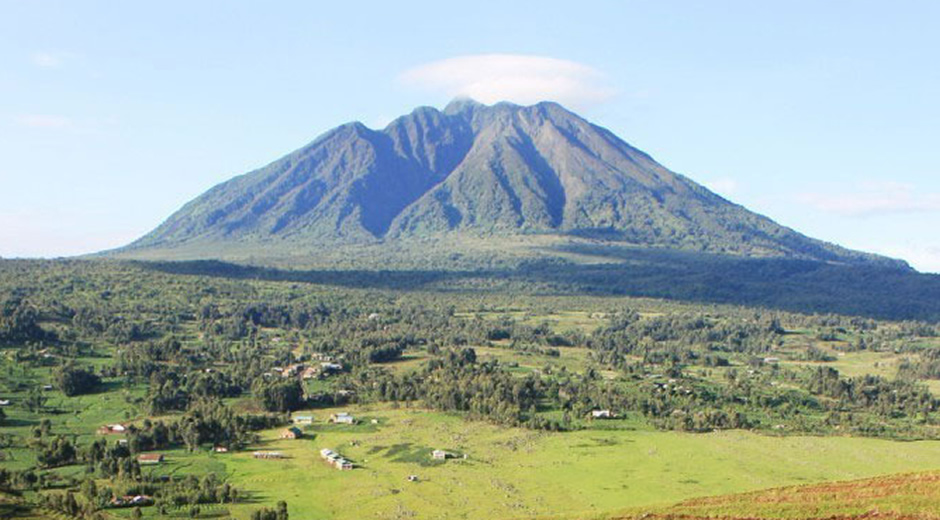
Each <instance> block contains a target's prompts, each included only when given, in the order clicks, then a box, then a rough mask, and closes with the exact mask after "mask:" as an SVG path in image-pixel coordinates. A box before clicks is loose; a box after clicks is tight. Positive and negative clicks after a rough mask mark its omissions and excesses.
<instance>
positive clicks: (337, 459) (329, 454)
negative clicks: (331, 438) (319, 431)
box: [320, 448, 353, 471]
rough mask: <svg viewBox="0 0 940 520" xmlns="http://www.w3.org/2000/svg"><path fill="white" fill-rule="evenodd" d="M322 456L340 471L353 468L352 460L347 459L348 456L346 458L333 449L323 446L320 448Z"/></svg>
mask: <svg viewBox="0 0 940 520" xmlns="http://www.w3.org/2000/svg"><path fill="white" fill-rule="evenodd" d="M320 457H321V458H323V460H325V461H326V462H327V463H328V464H329V465H331V466H333V467H334V468H336V469H338V470H340V471H343V470H350V469H353V463H352V462H350V461H349V460H346V458H344V457H343V456H342V455H340V454H339V453H336V452H335V451H333V450H331V449H327V448H323V449H322V450H320Z"/></svg>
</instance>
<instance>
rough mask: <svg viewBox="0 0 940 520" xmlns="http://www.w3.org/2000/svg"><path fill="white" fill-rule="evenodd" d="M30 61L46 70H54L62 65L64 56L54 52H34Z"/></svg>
mask: <svg viewBox="0 0 940 520" xmlns="http://www.w3.org/2000/svg"><path fill="white" fill-rule="evenodd" d="M30 59H31V60H32V62H33V65H35V66H37V67H42V68H44V69H53V68H56V67H58V66H59V65H62V55H61V54H55V53H52V52H34V53H33V54H32V56H30Z"/></svg>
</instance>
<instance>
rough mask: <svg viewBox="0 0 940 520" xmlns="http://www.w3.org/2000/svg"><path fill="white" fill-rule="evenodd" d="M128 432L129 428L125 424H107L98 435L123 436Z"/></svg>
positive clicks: (100, 429) (99, 430)
mask: <svg viewBox="0 0 940 520" xmlns="http://www.w3.org/2000/svg"><path fill="white" fill-rule="evenodd" d="M125 432H127V426H124V425H123V424H106V425H104V426H102V427H101V428H98V433H99V434H100V435H111V434H121V433H125Z"/></svg>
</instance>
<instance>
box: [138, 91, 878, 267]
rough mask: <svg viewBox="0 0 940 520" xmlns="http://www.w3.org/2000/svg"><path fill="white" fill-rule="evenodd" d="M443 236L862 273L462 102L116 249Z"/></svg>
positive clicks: (303, 154) (627, 159) (358, 131)
mask: <svg viewBox="0 0 940 520" xmlns="http://www.w3.org/2000/svg"><path fill="white" fill-rule="evenodd" d="M455 233H457V234H462V235H467V234H471V235H474V236H478V237H484V238H485V237H500V238H507V237H513V236H518V235H552V236H556V237H569V238H570V237H579V239H581V238H590V239H596V240H606V241H616V242H621V243H629V244H637V245H643V246H657V247H668V248H678V249H692V250H697V251H711V252H720V253H732V254H740V255H755V256H785V257H795V258H805V259H813V260H822V261H835V262H849V263H853V262H869V261H874V260H873V258H874V257H872V256H871V255H865V254H862V253H856V252H853V251H849V250H846V249H843V248H840V247H838V246H835V245H832V244H828V243H824V242H821V241H818V240H813V239H810V238H808V237H805V236H803V235H801V234H799V233H797V232H795V231H793V230H791V229H788V228H785V227H783V226H780V225H778V224H776V223H775V222H773V221H771V220H770V219H768V218H766V217H763V216H761V215H757V214H755V213H752V212H750V211H748V210H746V209H745V208H743V207H741V206H738V205H736V204H733V203H730V202H728V201H726V200H725V199H723V198H722V197H719V196H718V195H715V194H714V193H712V192H710V191H709V190H707V189H706V188H704V187H703V186H701V185H698V184H696V183H694V182H692V181H691V180H690V179H688V178H687V177H684V176H682V175H678V174H676V173H673V172H671V171H669V170H668V169H666V168H665V167H663V166H662V165H660V164H659V163H657V162H656V161H654V160H653V159H652V158H651V157H649V156H648V155H646V154H645V153H643V152H641V151H640V150H637V149H635V148H633V147H631V146H630V145H628V144H627V143H626V142H624V141H622V140H621V139H619V138H618V137H617V136H615V135H614V134H613V133H611V132H609V131H607V130H605V129H603V128H601V127H599V126H596V125H593V124H591V123H589V122H588V121H586V120H585V119H583V118H581V117H580V116H578V115H577V114H574V113H572V112H570V111H568V110H567V109H565V108H564V107H562V106H561V105H559V104H557V103H553V102H542V103H538V104H535V105H531V106H519V105H515V104H512V103H506V102H502V103H497V104H495V105H491V106H487V105H484V104H481V103H478V102H476V101H473V100H471V99H469V98H458V99H455V100H453V101H451V102H450V103H449V104H448V105H447V106H446V107H445V108H444V110H443V111H439V110H437V109H435V108H431V107H419V108H417V109H415V110H414V111H413V112H411V113H410V114H408V115H405V116H402V117H399V118H398V119H396V120H394V121H392V122H391V123H389V125H388V126H386V127H385V128H384V129H382V130H370V129H368V128H366V127H365V126H363V125H362V124H360V123H348V124H346V125H343V126H341V127H338V128H336V129H334V130H331V131H329V132H327V133H325V134H324V135H322V136H321V137H319V138H317V139H316V140H315V141H313V142H312V143H311V144H309V145H307V146H306V147H304V148H302V149H300V150H298V151H297V152H294V153H292V154H289V155H288V156H286V157H284V158H282V159H280V160H277V161H275V162H273V163H271V164H269V165H268V166H266V167H264V168H261V169H259V170H256V171H254V172H250V173H248V174H246V175H242V176H239V177H236V178H234V179H232V180H230V181H228V182H225V183H222V184H220V185H218V186H216V187H214V188H212V189H211V190H209V191H208V192H206V193H205V194H203V195H201V196H199V197H198V198H196V199H195V200H193V201H191V202H190V203H188V204H186V205H185V206H184V207H183V208H182V209H180V210H179V211H177V212H176V213H174V214H173V215H172V216H170V218H168V219H167V220H166V221H165V222H164V223H163V224H161V225H160V226H159V227H158V228H157V229H155V230H154V231H153V232H151V233H149V234H148V235H146V236H145V237H143V238H141V239H140V240H138V241H136V242H135V243H133V244H132V245H131V246H129V248H128V249H129V250H139V249H148V250H151V251H153V250H159V249H160V248H166V247H172V248H186V247H190V246H191V247H194V248H199V247H203V246H205V245H207V244H215V245H219V244H225V247H227V248H235V249H238V248H252V247H259V244H264V246H263V250H264V251H267V252H270V253H271V254H275V252H276V251H277V250H278V249H283V250H290V251H297V250H302V251H311V252H313V251H316V250H317V249H318V248H321V247H331V246H333V245H336V244H363V243H367V244H378V243H389V242H395V241H398V240H407V239H415V238H417V239H431V238H435V237H443V236H449V235H452V234H455Z"/></svg>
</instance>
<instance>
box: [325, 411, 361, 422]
mask: <svg viewBox="0 0 940 520" xmlns="http://www.w3.org/2000/svg"><path fill="white" fill-rule="evenodd" d="M330 422H332V423H334V424H356V418H355V417H353V416H352V415H349V414H348V413H346V412H340V413H334V414H333V415H331V416H330Z"/></svg>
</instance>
